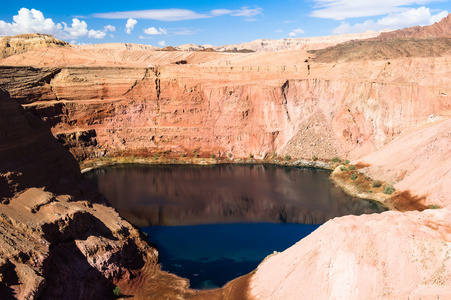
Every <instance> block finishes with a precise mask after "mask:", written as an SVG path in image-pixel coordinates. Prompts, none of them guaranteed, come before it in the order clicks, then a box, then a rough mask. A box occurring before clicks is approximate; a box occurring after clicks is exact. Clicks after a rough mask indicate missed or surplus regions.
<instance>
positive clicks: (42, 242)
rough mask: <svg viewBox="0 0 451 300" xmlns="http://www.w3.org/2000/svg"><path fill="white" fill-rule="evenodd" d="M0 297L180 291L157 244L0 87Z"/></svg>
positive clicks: (182, 284) (181, 285) (180, 284)
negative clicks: (161, 266) (164, 269)
mask: <svg viewBox="0 0 451 300" xmlns="http://www.w3.org/2000/svg"><path fill="white" fill-rule="evenodd" d="M0 121H1V126H0V139H1V143H0V156H1V158H2V159H1V161H0V197H1V200H2V202H1V204H0V232H1V236H2V238H1V239H0V295H1V298H2V299H38V298H39V299H111V298H112V297H113V289H114V287H115V285H118V286H120V287H121V288H122V291H123V292H124V295H125V294H127V293H130V294H135V295H136V294H137V295H138V298H139V295H140V294H139V293H136V290H137V288H136V286H139V287H140V288H143V291H141V292H140V293H141V295H147V297H148V296H149V295H151V294H155V295H159V296H160V297H165V298H166V297H169V298H174V297H178V296H179V295H184V294H185V293H186V290H187V282H186V281H185V280H182V279H179V278H177V277H175V276H172V275H169V274H166V273H162V272H160V271H159V267H158V252H157V251H156V250H155V248H153V247H151V246H150V245H149V244H148V242H147V241H145V238H144V237H143V236H142V235H141V233H140V232H139V231H138V230H137V229H136V228H135V227H133V226H132V225H131V224H129V223H128V222H127V221H125V220H123V219H122V218H120V217H119V215H118V213H117V212H116V211H115V209H114V208H112V207H111V206H109V205H108V204H107V203H106V200H105V199H104V198H103V196H101V195H100V194H99V193H98V192H97V191H96V190H95V189H94V188H93V187H92V186H91V184H90V183H89V182H88V181H87V180H86V179H84V178H83V177H82V175H81V173H80V170H79V167H78V164H77V161H76V160H75V159H74V158H73V157H72V155H71V154H70V153H69V152H68V151H67V150H66V149H64V147H63V146H62V145H61V144H60V143H58V142H57V141H56V140H55V138H54V137H53V136H52V134H51V133H50V129H49V127H47V126H45V125H44V124H43V123H42V121H41V120H39V119H37V118H36V117H35V116H33V115H32V114H31V113H30V112H27V111H25V110H24V109H23V108H22V107H21V106H20V105H19V104H18V103H17V102H16V101H15V100H13V99H11V98H10V97H9V95H8V94H7V93H6V92H5V91H3V90H0Z"/></svg>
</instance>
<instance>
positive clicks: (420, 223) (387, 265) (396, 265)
mask: <svg viewBox="0 0 451 300" xmlns="http://www.w3.org/2000/svg"><path fill="white" fill-rule="evenodd" d="M450 217H451V213H450V211H449V210H427V211H425V212H423V213H420V212H408V213H400V212H385V213H382V214H374V215H367V216H359V217H355V216H346V217H341V218H337V219H333V220H331V221H328V222H327V223H325V224H324V225H322V226H321V227H320V228H319V229H317V230H316V231H315V232H314V233H312V234H311V235H309V236H307V237H306V238H304V239H303V240H301V241H300V242H298V243H297V244H295V245H294V246H292V247H291V248H289V249H287V250H285V251H284V252H282V253H277V254H274V255H271V256H269V257H267V258H266V259H265V260H264V261H263V263H261V264H260V265H259V267H258V269H257V271H256V273H255V275H254V276H253V277H252V279H251V295H252V296H253V297H255V299H407V298H409V299H425V298H426V299H432V298H434V299H436V298H449V297H451V289H450V285H451V230H450V225H449V218H450Z"/></svg>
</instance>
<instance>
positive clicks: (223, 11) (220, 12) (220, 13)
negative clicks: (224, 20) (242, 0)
mask: <svg viewBox="0 0 451 300" xmlns="http://www.w3.org/2000/svg"><path fill="white" fill-rule="evenodd" d="M233 12H234V10H230V9H223V8H220V9H213V10H212V11H211V12H210V13H211V14H212V15H213V16H223V15H230V14H232V13H233Z"/></svg>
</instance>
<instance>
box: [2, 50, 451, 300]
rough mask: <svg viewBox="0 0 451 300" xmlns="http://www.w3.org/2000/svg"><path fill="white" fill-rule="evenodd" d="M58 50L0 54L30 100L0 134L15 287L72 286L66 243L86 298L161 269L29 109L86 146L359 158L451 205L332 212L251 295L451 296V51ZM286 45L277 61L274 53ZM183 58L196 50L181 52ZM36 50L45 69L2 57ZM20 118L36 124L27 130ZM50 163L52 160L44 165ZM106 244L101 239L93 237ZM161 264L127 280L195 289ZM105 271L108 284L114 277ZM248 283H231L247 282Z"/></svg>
mask: <svg viewBox="0 0 451 300" xmlns="http://www.w3.org/2000/svg"><path fill="white" fill-rule="evenodd" d="M414 44H415V43H414ZM94 50H95V51H94ZM395 50H396V49H395ZM62 51H64V55H62V56H65V58H64V60H62V61H61V62H56V59H55V55H54V54H55V53H56V52H57V51H55V49H52V50H46V51H38V50H35V51H29V52H27V53H24V54H21V55H17V56H12V57H10V58H7V59H6V60H3V61H2V62H1V64H2V65H3V66H4V67H1V68H0V85H1V86H2V87H4V88H5V89H7V90H8V91H9V92H10V93H11V96H12V97H13V98H14V99H17V101H19V102H20V103H21V104H22V105H23V107H25V110H26V111H21V109H20V107H19V106H18V105H17V104H11V103H13V102H11V101H12V100H10V99H9V100H8V101H9V102H5V105H6V106H5V111H4V112H5V113H4V115H3V119H2V120H3V123H4V124H5V126H6V125H7V127H5V128H6V129H5V130H6V131H5V132H4V133H3V136H4V137H5V141H8V142H5V143H2V146H0V147H2V148H0V149H4V150H2V151H3V152H2V153H4V155H5V157H6V158H7V159H5V160H2V162H1V164H2V165H4V167H2V169H1V170H2V171H1V173H2V174H3V175H2V178H3V179H2V180H1V181H0V186H1V191H2V193H4V195H2V197H3V200H4V204H1V208H2V209H5V211H7V213H4V217H2V218H4V219H5V220H6V221H5V222H2V224H4V225H2V226H7V227H5V229H4V230H3V231H4V236H5V237H8V238H5V239H4V241H5V242H4V243H5V246H4V249H9V250H8V251H5V253H9V252H11V253H15V254H13V255H12V256H8V255H9V254H4V255H3V256H2V259H1V260H0V264H1V266H0V271H1V272H2V274H3V278H6V279H4V281H2V282H4V283H3V286H2V289H4V290H5V291H6V292H8V293H9V294H8V295H10V296H14V295H16V296H17V295H20V297H26V296H28V295H30V296H32V295H45V296H48V295H61V294H60V291H59V290H58V289H57V287H58V286H59V285H58V283H60V282H61V281H58V280H59V279H58V278H59V277H58V278H53V277H52V275H51V274H53V272H55V274H57V275H58V276H61V278H65V277H64V276H63V275H64V274H66V273H62V272H61V271H58V270H57V267H56V266H66V265H67V263H68V262H67V261H63V260H64V259H63V258H64V257H65V254H67V253H71V254H72V255H73V256H74V257H77V259H76V263H75V264H78V265H79V266H84V267H85V268H84V267H80V270H91V271H92V272H91V271H90V272H88V271H86V273H87V274H91V275H89V278H90V279H92V280H89V284H91V285H95V286H90V285H87V286H88V287H86V288H85V284H87V283H85V282H84V281H79V282H80V284H79V285H77V288H78V289H79V290H81V291H85V292H86V293H87V294H86V295H88V296H89V297H96V296H98V295H100V296H99V297H101V296H102V295H106V294H104V293H107V290H108V289H110V290H111V286H108V284H110V283H112V282H113V283H114V282H118V284H121V282H122V281H121V279H120V278H126V279H127V278H132V277H133V276H135V275H127V274H135V270H136V272H137V273H136V274H143V273H140V272H143V270H146V271H148V272H149V274H160V273H154V270H155V263H156V256H155V253H154V252H153V251H154V250H153V249H152V248H148V247H149V246H148V245H147V244H145V243H143V242H142V240H141V239H140V238H139V235H138V233H137V232H136V231H135V230H134V229H133V228H132V227H131V226H130V225H129V224H128V223H124V221H120V222H119V221H118V220H119V219H118V217H117V214H116V213H115V212H114V211H113V210H112V209H111V208H108V207H107V206H105V205H104V204H103V200H101V198H100V199H99V198H98V195H97V196H96V193H95V191H91V192H89V191H90V190H89V188H88V187H86V186H85V185H84V184H83V181H82V180H81V179H80V175H79V173H78V170H77V167H76V162H75V160H70V159H69V160H66V159H62V160H61V161H60V160H58V158H59V157H60V156H59V154H58V153H59V152H58V151H59V150H58V151H56V150H55V151H56V152H53V151H54V150H52V149H53V147H56V146H55V145H56V143H55V142H54V140H52V141H50V140H51V136H50V134H49V133H48V132H47V133H42V132H41V129H36V131H30V130H31V129H30V128H29V127H30V126H31V127H32V128H41V127H40V126H41V125H39V126H38V125H34V124H37V123H36V122H37V120H36V119H35V118H32V116H31V115H30V114H29V113H28V112H31V113H33V114H34V115H36V116H39V117H40V118H41V119H42V120H44V121H45V122H46V123H47V124H48V125H49V126H51V127H52V132H53V134H54V135H55V136H56V137H58V139H59V140H60V141H61V142H62V143H64V145H65V146H66V147H67V148H69V149H70V150H71V152H72V153H73V154H74V155H75V157H76V158H77V159H79V160H82V159H85V158H91V157H96V156H108V155H117V156H123V155H132V154H140V155H153V154H159V155H160V154H162V153H165V154H170V153H172V154H175V155H182V154H187V155H195V154H196V155H201V156H202V155H203V156H204V157H205V156H209V155H210V154H215V155H218V156H224V155H227V156H228V154H229V153H231V154H232V156H246V157H249V154H253V155H255V156H256V157H258V158H261V157H265V156H267V155H272V152H277V153H278V154H281V155H285V154H288V155H291V156H292V157H304V158H311V157H312V155H316V156H318V157H320V158H323V159H328V158H331V157H332V156H334V155H339V156H341V157H342V158H343V157H348V158H350V159H353V160H354V161H353V162H355V163H357V162H359V161H361V162H363V163H364V165H363V169H360V170H359V172H362V173H365V174H367V175H371V176H372V177H373V176H374V177H377V178H380V179H384V180H386V181H388V182H390V183H393V184H395V186H396V187H397V188H398V189H400V190H401V191H406V190H409V191H411V192H412V193H411V195H410V198H409V197H407V198H406V199H407V201H412V199H419V201H420V202H421V204H422V205H429V204H439V206H440V207H443V208H442V209H439V210H433V211H432V210H425V211H424V212H409V213H401V212H388V213H383V214H381V215H371V216H360V217H345V218H339V219H334V220H332V221H330V222H328V223H326V224H325V225H324V226H322V227H320V229H319V230H318V231H316V232H314V233H313V234H312V235H310V236H309V237H308V238H307V239H306V240H303V241H301V242H300V243H298V244H296V245H295V246H293V247H292V248H290V249H288V250H287V251H286V252H284V253H281V254H277V255H275V256H273V257H271V258H269V259H267V260H266V261H265V262H263V263H262V264H261V266H260V267H259V268H258V270H257V271H256V274H255V275H252V276H249V277H252V278H250V280H251V282H252V288H251V293H252V295H253V297H255V298H268V299H290V298H295V299H296V298H299V297H303V296H304V295H305V298H311V297H313V298H323V299H328V298H334V297H336V298H340V297H342V298H353V297H354V298H355V299H358V298H390V297H393V298H396V297H401V298H405V297H411V298H412V297H413V298H415V297H417V298H420V297H421V298H424V297H448V296H449V286H450V282H449V278H450V271H449V270H450V268H451V266H450V265H449V253H450V242H451V240H450V232H451V229H450V225H449V221H448V219H449V214H450V213H449V205H450V201H449V197H448V195H449V194H450V193H451V190H450V185H449V184H447V183H448V182H449V167H448V166H449V164H450V162H449V160H450V158H451V155H450V148H449V141H450V139H451V137H450V136H449V134H448V132H449V126H450V124H449V118H450V108H451V99H450V95H451V91H450V88H449V87H450V86H451V85H450V83H451V82H450V80H451V74H450V70H451V68H450V66H449V55H448V54H447V52H446V51H441V52H440V53H437V56H436V57H425V58H421V57H418V56H421V55H417V54H418V53H420V52H421V51H420V52H412V53H413V54H412V57H404V56H402V55H401V56H396V58H393V57H391V56H390V55H388V57H387V58H385V59H380V58H378V59H379V60H364V61H358V62H356V61H354V59H349V60H347V61H348V62H341V63H340V62H337V61H336V60H335V61H332V62H331V63H323V62H319V61H313V60H312V59H311V58H309V55H311V54H308V53H305V52H304V51H291V52H281V53H275V54H274V53H270V54H266V55H265V54H261V53H249V54H218V53H200V52H197V53H183V54H180V53H178V52H165V53H163V52H161V51H159V52H158V53H157V52H151V51H147V52H145V51H144V50H139V51H138V52H133V51H132V50H120V51H114V50H111V49H91V50H89V51H90V52H89V53H86V52H83V51H84V50H82V49H76V50H74V49H64V50H62ZM96 51H97V52H96ZM127 51H131V52H127ZM384 51H385V50H384ZM388 53H391V52H388ZM415 53H417V54H415ZM66 54H67V55H66ZM96 55H98V56H96ZM96 57H98V58H99V60H98V61H97V60H96ZM126 57H129V58H126ZM130 57H131V58H130ZM275 57H277V64H271V62H273V61H274V58H275ZM293 57H294V58H293ZM28 59H29V60H28ZM122 59H123V60H122ZM121 60H122V61H121ZM180 60H186V62H187V64H185V65H174V64H173V63H175V62H177V61H180ZM31 61H33V62H34V63H36V64H37V65H38V67H34V68H32V67H27V66H24V67H17V66H13V67H10V66H5V65H6V64H8V63H9V64H15V65H25V64H26V63H27V62H28V63H30V62H31ZM156 62H157V63H156ZM80 63H83V64H85V66H80V65H79V64H80ZM86 65H91V67H87V66H86ZM117 65H119V66H120V67H117ZM44 66H47V67H44ZM115 66H116V67H115ZM11 105H12V106H11ZM18 111H19V112H20V113H18ZM18 115H20V117H17V116H18ZM24 118H25V119H24ZM24 120H27V121H24ZM12 124H14V126H10V125H12ZM27 124H28V125H27ZM24 132H29V134H27V135H26V137H22V134H23V133H24ZM37 141H39V142H42V143H41V144H39V143H37ZM52 145H53V146H52ZM47 147H49V148H47ZM58 147H60V146H58ZM65 155H66V156H67V154H65ZM40 161H41V162H40ZM420 161H421V163H422V164H421V165H419V164H418V162H420ZM59 164H61V165H59ZM46 165H49V166H55V167H54V168H53V167H52V169H50V172H49V173H47V172H44V171H43V170H44V166H46ZM63 165H64V166H66V165H68V166H69V167H68V168H66V167H63ZM58 166H60V167H61V168H60V167H58ZM421 168H423V169H421ZM425 168H428V169H425ZM429 168H430V169H431V172H429V171H428V170H429ZM418 169H421V170H418ZM52 170H54V171H52ZM362 173H359V176H361V175H360V174H362ZM65 180H66V181H65ZM44 187H45V188H44ZM356 188H358V187H356ZM30 199H31V200H30ZM88 199H90V200H91V201H88ZM93 200H94V201H93ZM7 203H9V204H7ZM90 206H92V207H90ZM49 211H50V212H51V213H48V212H49ZM100 212H102V213H101V214H100ZM43 213H46V214H45V215H40V214H43ZM47 213H48V215H47ZM2 216H3V215H2ZM38 216H39V218H37V217H38ZM106 216H109V217H106ZM105 218H106V219H105ZM8 220H10V221H8ZM29 220H31V221H29ZM108 220H114V221H108ZM27 222H28V223H27ZM99 222H100V223H99ZM115 222H119V224H122V225H117V223H115ZM121 222H122V223H121ZM101 223H103V224H104V226H103V225H102V224H101ZM8 224H9V225H8ZM45 224H47V225H45ZM55 224H56V225H55ZM86 224H88V225H86ZM89 224H91V225H92V226H91V225H89ZM93 224H94V225H95V226H94V225H93ZM41 225H42V226H41ZM44 225H45V226H44ZM27 226H28V227H27ZM27 228H32V229H30V230H29V231H27V230H28V229H27ZM92 228H97V229H96V230H97V231H93V230H94V229H92ZM124 228H125V229H124ZM11 232H12V233H13V234H11ZM24 232H25V233H24ZM21 234H22V235H21ZM25 235H29V236H31V237H33V239H29V237H28V236H27V238H25ZM25 240H26V242H25ZM93 240H95V241H94V242H93V243H91V241H93ZM125 240H127V241H129V243H131V244H134V245H136V246H131V249H132V250H130V251H132V252H131V253H132V254H130V255H131V256H132V257H133V259H131V258H130V259H131V260H130V261H129V262H130V264H131V265H126V266H124V267H123V268H122V267H118V266H121V264H120V263H119V264H116V263H113V264H109V263H108V264H107V263H104V262H105V261H108V262H111V261H113V262H116V261H119V262H121V263H122V262H123V261H125V259H123V257H124V256H122V255H125V254H124V253H123V249H130V247H127V246H126V242H125ZM10 241H13V242H10ZM22 242H23V243H22ZM95 243H97V244H99V245H105V247H104V248H102V247H103V246H102V247H101V248H96V247H94V246H93V245H94V244H95ZM7 245H9V246H7ZM21 245H23V246H21ZM51 245H53V246H51ZM127 245H128V244H127ZM8 247H9V248H8ZM54 248H55V249H56V250H57V252H52V251H53V250H52V249H54ZM2 249H3V247H2ZM22 249H23V250H22ZM31 249H33V250H31ZM36 249H37V250H36ZM86 249H87V250H86ZM111 249H114V250H111ZM121 249H122V250H121ZM136 249H138V250H136ZM111 251H112V252H111ZM115 251H116V252H115ZM136 251H138V252H139V253H141V254H137V252H136ZM79 252H80V253H81V254H80V255H79ZM23 253H25V254H23ZM35 253H36V254H35ZM54 253H55V255H53V254H54ZM113 253H118V254H117V255H116V254H113ZM142 253H145V254H142ZM99 255H100V256H101V257H99ZM115 255H116V256H115ZM110 257H113V258H112V259H111V260H110ZM143 257H144V258H143ZM127 261H128V260H127ZM86 262H87V264H86ZM137 262H138V263H137ZM135 263H137V265H135ZM124 264H125V262H124ZM88 265H89V266H88ZM52 266H53V267H52ZM11 270H13V271H11ZM30 270H33V271H30ZM46 270H47V271H46ZM48 270H50V271H48ZM55 270H56V271H55ZM119 270H121V271H119ZM130 270H133V271H130ZM33 272H34V273H33ZM58 272H59V273H58ZM144 273H145V272H144ZM11 274H12V275H11ZM27 274H32V277H30V278H32V279H30V280H28V281H26V282H27V283H26V284H24V283H22V282H25V281H24V280H23V279H21V278H22V277H23V276H27ZM43 274H48V275H43ZM111 274H113V275H111ZM118 274H119V275H118ZM145 274H147V273H145ZM46 276H50V277H49V279H48V280H49V281H47V279H44V278H46ZM70 276H73V277H71V278H65V280H72V281H76V280H75V279H77V278H79V276H80V274H71V275H70ZM149 276H150V277H145V276H144V275H143V276H141V275H136V277H135V278H137V279H135V280H131V281H129V282H128V284H124V285H123V287H124V290H125V291H127V289H128V290H130V291H132V290H133V289H135V290H136V289H138V288H140V289H141V290H144V291H147V292H149V293H150V291H152V292H155V293H157V294H158V296H166V295H170V296H174V295H175V296H180V297H185V296H186V297H187V295H188V296H189V295H192V294H184V292H183V290H184V288H185V287H184V282H183V281H177V280H176V279H171V280H172V281H171V280H169V281H164V280H161V281H158V278H161V277H159V276H163V275H161V274H160V275H149ZM167 276H169V275H167ZM249 277H248V278H249ZM102 278H103V279H102ZM143 278H145V279H143ZM148 278H151V280H148ZM406 278H407V279H406ZM126 279H124V280H126ZM104 280H106V281H104ZM174 280H175V281H174ZM46 282H55V283H56V284H51V285H49V284H47V283H46ZM98 282H106V283H105V285H103V287H105V290H103V289H102V288H101V287H98V286H97V285H98V284H99V283H98ZM149 282H150V284H149ZM161 282H163V283H161ZM164 282H166V283H164ZM174 282H176V283H174ZM177 282H178V283H177ZM243 282H244V281H238V282H235V283H234V284H232V286H235V287H237V286H239V288H240V289H244V290H245V289H246V284H245V283H243ZM304 282H305V284H304ZM20 283H22V284H20ZM55 286H56V287H55ZM54 287H55V288H54ZM165 287H171V288H172V289H169V288H168V289H166V288H165ZM314 289H315V290H314ZM74 290H75V289H74ZM71 291H72V290H71ZM89 291H95V292H89ZM90 293H91V294H90ZM96 293H99V294H96ZM149 293H148V294H147V295H149ZM165 293H168V294H165ZM171 293H172V294H171ZM220 293H222V292H220ZM157 294H156V295H157ZM226 294H227V293H226ZM232 294H233V293H232ZM232 294H230V293H229V295H232ZM222 295H224V294H222ZM233 295H234V296H235V298H239V297H243V294H239V295H238V294H233ZM49 297H50V296H49ZM155 297H156V298H158V297H157V296H155ZM215 297H218V295H216V296H215Z"/></svg>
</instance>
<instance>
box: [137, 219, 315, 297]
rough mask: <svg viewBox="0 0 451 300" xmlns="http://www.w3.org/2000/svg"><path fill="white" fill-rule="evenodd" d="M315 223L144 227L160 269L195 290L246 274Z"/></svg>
mask: <svg viewBox="0 0 451 300" xmlns="http://www.w3.org/2000/svg"><path fill="white" fill-rule="evenodd" d="M318 226H319V225H305V224H283V223H282V224H281V223H279V224H277V223H239V224H213V225H195V226H155V227H144V228H142V230H143V231H144V232H146V233H147V234H148V236H149V239H150V240H151V241H152V242H154V243H156V244H157V245H158V249H159V251H160V260H161V262H162V268H163V269H164V270H167V271H169V272H171V273H175V274H177V275H179V276H182V277H185V278H189V279H190V285H191V287H192V288H195V289H208V288H217V287H221V286H222V285H224V284H225V283H226V282H228V281H230V280H231V279H233V278H237V277H239V276H241V275H244V274H247V273H249V272H250V271H252V270H254V269H255V268H256V267H257V266H258V264H259V263H260V262H261V261H262V260H263V259H264V258H265V257H266V256H267V255H269V254H271V253H273V252H274V251H278V252H280V251H283V250H285V249H287V248H288V247H290V246H292V245H294V244H295V243H296V242H298V241H299V240H301V239H302V238H304V237H306V236H307V235H308V234H310V233H311V232H312V231H313V230H315V229H316V228H318Z"/></svg>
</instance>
